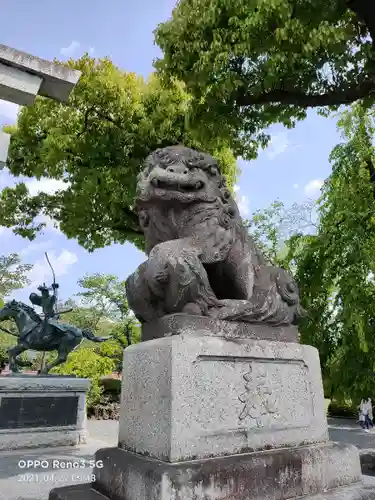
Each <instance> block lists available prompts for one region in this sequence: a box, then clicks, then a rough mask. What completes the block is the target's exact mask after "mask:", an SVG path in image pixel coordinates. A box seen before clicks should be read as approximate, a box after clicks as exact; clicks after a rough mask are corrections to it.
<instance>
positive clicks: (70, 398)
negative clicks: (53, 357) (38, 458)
mask: <svg viewBox="0 0 375 500" xmlns="http://www.w3.org/2000/svg"><path fill="white" fill-rule="evenodd" d="M89 385H90V381H89V380H87V379H82V378H74V377H63V376H45V377H42V376H26V375H24V376H23V375H17V376H0V450H14V449H19V448H34V447H46V446H66V445H77V444H81V443H85V442H86V437H87V436H86V392H87V390H88V389H89Z"/></svg>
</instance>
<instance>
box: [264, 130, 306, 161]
mask: <svg viewBox="0 0 375 500" xmlns="http://www.w3.org/2000/svg"><path fill="white" fill-rule="evenodd" d="M300 147H301V146H300V145H298V144H292V143H291V142H290V140H289V134H288V133H287V132H285V131H283V132H279V133H278V134H274V135H272V137H271V141H270V144H269V146H268V148H267V150H266V155H267V157H268V159H269V160H274V159H275V158H276V157H277V156H280V155H281V154H283V153H285V152H286V151H289V152H290V151H293V150H295V149H298V148H300Z"/></svg>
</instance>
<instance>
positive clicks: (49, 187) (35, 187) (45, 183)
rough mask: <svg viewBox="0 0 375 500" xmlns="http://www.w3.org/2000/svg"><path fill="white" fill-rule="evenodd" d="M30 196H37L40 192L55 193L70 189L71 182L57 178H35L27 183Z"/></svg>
mask: <svg viewBox="0 0 375 500" xmlns="http://www.w3.org/2000/svg"><path fill="white" fill-rule="evenodd" d="M26 186H27V189H28V191H29V194H30V196H36V195H37V194H38V193H47V194H54V193H56V191H64V190H65V189H68V187H69V184H68V183H66V182H64V181H62V180H57V179H48V178H45V177H42V178H41V179H39V180H38V179H33V180H32V181H30V182H27V183H26Z"/></svg>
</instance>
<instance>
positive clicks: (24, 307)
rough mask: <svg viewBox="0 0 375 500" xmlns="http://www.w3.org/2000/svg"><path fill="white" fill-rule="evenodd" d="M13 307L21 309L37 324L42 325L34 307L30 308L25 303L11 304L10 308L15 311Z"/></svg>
mask: <svg viewBox="0 0 375 500" xmlns="http://www.w3.org/2000/svg"><path fill="white" fill-rule="evenodd" d="M13 306H17V307H18V308H19V309H22V310H24V311H26V312H27V313H28V314H29V316H30V318H31V319H32V320H34V321H36V322H37V323H40V317H39V316H38V314H37V313H36V312H35V311H34V309H33V308H32V307H30V306H28V305H27V304H25V303H24V302H13V303H12V302H10V307H11V308H12V309H14V307H13Z"/></svg>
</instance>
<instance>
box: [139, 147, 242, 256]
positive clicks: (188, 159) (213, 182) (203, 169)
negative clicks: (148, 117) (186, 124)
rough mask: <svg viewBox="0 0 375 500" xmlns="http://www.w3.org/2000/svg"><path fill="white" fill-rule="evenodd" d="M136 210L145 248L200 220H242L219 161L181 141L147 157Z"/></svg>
mask: <svg viewBox="0 0 375 500" xmlns="http://www.w3.org/2000/svg"><path fill="white" fill-rule="evenodd" d="M136 209H137V211H138V215H139V223H140V227H141V229H142V231H143V233H144V235H145V240H146V252H147V253H148V252H149V251H150V250H151V249H152V248H153V247H154V246H155V245H156V244H158V243H161V242H164V241H168V240H172V239H176V238H180V237H184V236H186V233H187V232H189V231H190V230H191V231H194V227H195V226H196V225H198V224H202V223H203V222H204V220H208V219H210V220H211V221H213V220H214V219H215V220H217V221H218V222H217V223H218V225H224V226H228V225H231V224H232V223H234V221H235V220H237V221H240V215H239V212H238V208H237V205H236V203H235V201H234V200H233V198H232V196H231V192H230V191H229V189H228V188H227V186H226V181H225V177H224V176H223V175H221V173H220V169H219V165H218V163H217V161H216V160H215V159H214V158H213V157H212V156H210V155H208V154H206V153H201V152H198V151H195V150H193V149H190V148H187V147H185V146H180V145H178V146H168V147H165V148H162V149H157V150H156V151H154V152H153V153H151V154H150V155H149V156H148V157H147V159H146V161H145V163H144V166H143V169H142V172H141V173H140V174H139V176H138V183H137V195H136Z"/></svg>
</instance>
